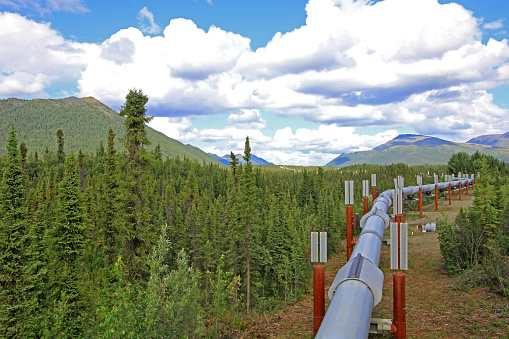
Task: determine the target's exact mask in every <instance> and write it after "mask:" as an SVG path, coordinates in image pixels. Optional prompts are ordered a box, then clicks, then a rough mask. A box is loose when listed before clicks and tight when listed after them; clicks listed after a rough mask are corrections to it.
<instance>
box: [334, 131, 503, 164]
mask: <svg viewBox="0 0 509 339" xmlns="http://www.w3.org/2000/svg"><path fill="white" fill-rule="evenodd" d="M476 151H479V152H480V153H484V154H488V155H492V156H494V157H496V158H498V159H499V160H502V161H509V132H507V133H505V134H493V135H484V136H479V137H477V138H473V139H471V140H469V141H467V142H466V143H456V142H451V141H447V140H443V139H440V138H436V137H430V136H425V135H416V134H401V135H399V136H397V137H396V138H394V139H392V140H390V141H388V142H386V143H385V144H382V145H380V146H378V147H375V148H373V149H372V150H369V151H361V152H354V153H343V154H341V155H340V156H338V157H336V158H335V159H334V160H332V161H331V162H329V163H328V164H326V165H325V166H326V167H342V166H350V165H357V164H374V165H388V164H393V163H400V162H401V163H405V164H408V165H425V164H429V165H443V164H447V162H448V161H449V159H450V157H451V155H453V154H454V153H459V152H465V153H468V154H473V153H475V152H476Z"/></svg>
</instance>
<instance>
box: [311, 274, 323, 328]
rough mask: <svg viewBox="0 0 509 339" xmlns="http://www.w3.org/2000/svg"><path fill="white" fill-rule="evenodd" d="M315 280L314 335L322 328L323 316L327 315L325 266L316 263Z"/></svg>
mask: <svg viewBox="0 0 509 339" xmlns="http://www.w3.org/2000/svg"><path fill="white" fill-rule="evenodd" d="M313 280H314V316H313V329H314V335H315V336H316V333H317V332H318V330H319V329H320V325H321V324H322V320H323V317H324V316H325V267H324V266H323V265H315V266H314V267H313Z"/></svg>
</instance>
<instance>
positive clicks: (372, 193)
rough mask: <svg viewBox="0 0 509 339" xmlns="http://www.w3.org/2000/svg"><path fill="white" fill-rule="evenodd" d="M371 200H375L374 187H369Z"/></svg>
mask: <svg viewBox="0 0 509 339" xmlns="http://www.w3.org/2000/svg"><path fill="white" fill-rule="evenodd" d="M371 199H372V200H373V202H375V200H376V187H375V186H371Z"/></svg>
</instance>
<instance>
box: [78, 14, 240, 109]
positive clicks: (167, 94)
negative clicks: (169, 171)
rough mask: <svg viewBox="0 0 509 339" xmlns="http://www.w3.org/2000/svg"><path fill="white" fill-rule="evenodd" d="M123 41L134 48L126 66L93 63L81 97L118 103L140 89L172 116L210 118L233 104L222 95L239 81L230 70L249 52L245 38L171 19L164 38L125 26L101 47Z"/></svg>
mask: <svg viewBox="0 0 509 339" xmlns="http://www.w3.org/2000/svg"><path fill="white" fill-rule="evenodd" d="M126 39H128V40H129V41H130V42H131V43H132V45H133V48H130V52H132V53H130V54H129V62H128V63H127V62H125V63H120V64H119V63H118V62H116V64H114V65H112V62H111V58H104V57H103V58H98V59H97V60H94V62H92V63H90V64H89V65H88V67H87V68H86V70H85V71H84V72H82V74H81V79H80V80H79V86H80V89H81V93H82V95H91V96H95V97H97V98H100V99H102V100H105V101H106V102H107V103H109V104H113V105H119V104H120V103H121V102H122V100H123V97H124V96H125V93H127V91H128V89H129V88H134V87H136V88H141V89H143V91H144V93H146V94H147V95H148V96H149V98H150V101H149V104H150V105H153V106H160V107H162V109H164V110H165V111H166V112H170V113H172V115H175V114H180V115H186V114H189V113H201V114H212V113H216V112H218V111H220V110H221V109H223V108H225V107H226V108H230V107H231V106H232V105H231V103H230V102H229V99H228V98H226V97H225V96H227V95H229V94H230V92H231V86H233V84H234V83H235V82H237V81H240V80H235V77H236V76H235V74H233V72H232V68H233V67H234V66H235V63H236V61H237V59H238V57H239V55H240V54H242V53H244V52H245V51H247V50H249V39H246V38H244V37H242V36H240V35H237V34H233V33H230V32H226V31H223V30H221V29H220V28H217V27H213V26H212V27H210V29H209V30H208V31H207V32H205V31H203V30H202V29H199V28H198V27H196V25H195V24H194V23H193V22H192V21H190V20H186V19H174V20H172V21H171V22H170V24H169V25H168V26H167V27H166V28H165V29H164V33H163V36H157V37H153V38H151V37H148V36H144V35H143V34H142V32H140V31H139V30H138V29H135V28H129V29H124V30H121V31H119V32H117V33H116V34H114V35H113V36H111V37H110V38H109V39H108V41H107V43H103V48H105V47H108V46H111V45H112V44H113V43H118V42H120V41H122V40H123V41H127V40H126ZM103 56H104V55H103Z"/></svg>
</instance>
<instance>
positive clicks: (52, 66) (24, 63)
mask: <svg viewBox="0 0 509 339" xmlns="http://www.w3.org/2000/svg"><path fill="white" fill-rule="evenodd" d="M0 27H1V28H0V46H3V47H2V48H1V49H2V53H0V74H2V78H1V82H0V93H2V95H5V96H25V95H27V94H33V95H36V96H47V94H45V93H44V91H45V90H46V89H47V88H48V87H49V86H51V85H53V84H54V83H58V82H72V81H74V82H75V81H76V79H77V78H78V77H79V75H80V73H81V71H82V70H83V69H84V67H85V66H86V65H87V64H88V63H89V62H90V57H91V55H94V54H97V52H98V49H97V47H96V46H95V45H92V44H81V43H76V42H72V41H67V40H65V39H64V38H63V37H62V36H61V35H60V34H59V33H58V32H56V31H55V30H53V29H52V28H51V26H50V24H48V23H43V24H41V23H37V22H35V21H32V20H28V19H26V18H25V17H22V16H21V15H19V14H14V13H7V12H4V13H0Z"/></svg>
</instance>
